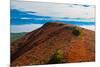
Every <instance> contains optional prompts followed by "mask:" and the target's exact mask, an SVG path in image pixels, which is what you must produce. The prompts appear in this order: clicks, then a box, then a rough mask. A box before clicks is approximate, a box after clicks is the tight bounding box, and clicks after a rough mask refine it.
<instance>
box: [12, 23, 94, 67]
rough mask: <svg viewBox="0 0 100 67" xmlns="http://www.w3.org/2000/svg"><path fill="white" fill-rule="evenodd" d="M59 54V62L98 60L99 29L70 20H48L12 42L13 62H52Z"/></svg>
mask: <svg viewBox="0 0 100 67" xmlns="http://www.w3.org/2000/svg"><path fill="white" fill-rule="evenodd" d="M55 55H57V56H55ZM59 55H60V59H61V60H60V62H57V63H71V62H87V61H95V32H94V31H91V30H87V29H84V28H81V27H77V26H74V25H70V24H63V23H57V22H56V23H55V22H54V23H46V24H44V25H43V26H42V27H41V28H39V29H37V30H35V31H32V32H29V33H27V34H26V35H25V36H23V37H22V38H20V39H18V40H17V41H15V42H13V43H11V66H21V65H37V64H48V63H51V62H52V61H53V60H55V58H54V56H55V57H57V58H59ZM57 58H56V60H57ZM52 63H55V62H52Z"/></svg>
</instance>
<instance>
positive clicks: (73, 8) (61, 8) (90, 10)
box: [11, 1, 95, 19]
mask: <svg viewBox="0 0 100 67" xmlns="http://www.w3.org/2000/svg"><path fill="white" fill-rule="evenodd" d="M11 8H12V9H13V8H15V9H19V10H22V11H33V12H36V13H35V14H36V15H41V16H51V17H69V18H76V17H77V18H87V19H90V18H95V7H94V6H85V5H73V4H57V3H46V2H28V1H27V2H26V1H20V3H19V1H12V3H11ZM31 14H32V13H31ZM33 14H34V13H33Z"/></svg>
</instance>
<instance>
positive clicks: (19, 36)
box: [10, 32, 26, 42]
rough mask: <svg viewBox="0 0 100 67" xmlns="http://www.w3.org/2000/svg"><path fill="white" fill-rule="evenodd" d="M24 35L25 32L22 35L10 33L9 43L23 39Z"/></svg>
mask: <svg viewBox="0 0 100 67" xmlns="http://www.w3.org/2000/svg"><path fill="white" fill-rule="evenodd" d="M25 34H26V32H22V33H10V35H11V38H10V40H11V42H14V41H16V40H17V39H19V38H21V37H23V36H24V35H25Z"/></svg>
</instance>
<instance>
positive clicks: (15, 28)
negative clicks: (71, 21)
mask: <svg viewBox="0 0 100 67" xmlns="http://www.w3.org/2000/svg"><path fill="white" fill-rule="evenodd" d="M41 26H43V24H29V25H11V33H20V32H30V31H33V30H35V29H37V28H40V27H41ZM80 27H82V28H86V29H89V30H92V31H95V25H82V26H80Z"/></svg>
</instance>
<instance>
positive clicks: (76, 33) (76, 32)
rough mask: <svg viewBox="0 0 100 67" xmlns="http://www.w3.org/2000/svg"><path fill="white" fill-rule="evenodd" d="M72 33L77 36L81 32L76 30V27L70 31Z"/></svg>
mask: <svg viewBox="0 0 100 67" xmlns="http://www.w3.org/2000/svg"><path fill="white" fill-rule="evenodd" d="M72 34H74V35H75V36H79V35H80V34H81V32H80V31H79V30H77V29H74V30H73V31H72Z"/></svg>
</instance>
